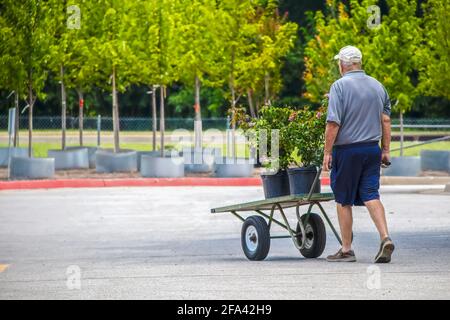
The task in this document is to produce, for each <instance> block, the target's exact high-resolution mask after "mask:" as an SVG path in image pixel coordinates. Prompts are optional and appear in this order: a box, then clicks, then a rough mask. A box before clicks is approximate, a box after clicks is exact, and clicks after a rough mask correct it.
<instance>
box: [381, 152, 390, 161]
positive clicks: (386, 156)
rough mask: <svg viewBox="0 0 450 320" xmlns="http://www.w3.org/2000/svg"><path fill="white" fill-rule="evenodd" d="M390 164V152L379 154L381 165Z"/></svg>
mask: <svg viewBox="0 0 450 320" xmlns="http://www.w3.org/2000/svg"><path fill="white" fill-rule="evenodd" d="M390 162H391V152H390V151H389V150H383V151H382V153H381V163H382V164H388V163H390Z"/></svg>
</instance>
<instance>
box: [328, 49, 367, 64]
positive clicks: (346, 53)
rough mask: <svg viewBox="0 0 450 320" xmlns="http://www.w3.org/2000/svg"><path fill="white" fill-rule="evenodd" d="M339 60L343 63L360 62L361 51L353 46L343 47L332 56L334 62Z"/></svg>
mask: <svg viewBox="0 0 450 320" xmlns="http://www.w3.org/2000/svg"><path fill="white" fill-rule="evenodd" d="M337 59H339V60H341V61H344V62H355V63H358V62H361V61H362V53H361V51H360V50H359V49H358V48H357V47H354V46H345V47H343V48H342V49H341V50H339V53H338V54H337V55H335V56H334V60H337Z"/></svg>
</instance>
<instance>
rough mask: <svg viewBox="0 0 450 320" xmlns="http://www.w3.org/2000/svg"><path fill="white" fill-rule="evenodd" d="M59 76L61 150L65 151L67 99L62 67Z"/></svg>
mask: <svg viewBox="0 0 450 320" xmlns="http://www.w3.org/2000/svg"><path fill="white" fill-rule="evenodd" d="M60 75H61V133H62V137H61V150H66V129H67V128H66V114H67V99H66V87H65V86H64V66H63V65H61V67H60Z"/></svg>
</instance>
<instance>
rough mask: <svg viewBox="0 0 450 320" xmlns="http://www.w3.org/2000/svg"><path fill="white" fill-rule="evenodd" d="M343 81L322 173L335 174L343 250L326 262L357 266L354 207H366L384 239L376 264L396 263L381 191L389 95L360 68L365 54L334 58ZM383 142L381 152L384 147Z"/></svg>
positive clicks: (334, 89) (348, 51) (354, 51)
mask: <svg viewBox="0 0 450 320" xmlns="http://www.w3.org/2000/svg"><path fill="white" fill-rule="evenodd" d="M335 60H339V71H340V73H341V75H342V77H341V78H340V79H339V80H337V81H336V82H334V83H333V85H332V86H331V89H330V93H329V105H328V116H327V126H326V130H325V150H324V151H325V153H324V159H323V168H324V170H325V171H328V170H330V169H331V173H330V180H331V188H332V190H333V193H334V195H335V199H336V205H337V213H338V219H339V226H340V229H341V235H342V247H341V249H339V251H338V252H337V253H336V254H334V255H331V256H328V257H327V260H328V261H330V262H354V261H356V257H355V253H354V252H353V250H352V247H351V246H352V224H353V217H352V206H366V207H367V209H368V210H369V213H370V216H371V218H372V220H373V222H374V223H375V226H376V227H377V229H378V232H379V234H380V240H381V245H380V250H379V252H378V254H377V255H376V256H375V262H376V263H387V262H390V261H391V255H392V252H393V251H394V243H393V242H392V240H391V239H390V237H389V233H388V228H387V223H386V216H385V212H384V207H383V204H382V203H381V201H380V195H379V193H378V189H379V186H380V166H381V164H382V163H384V164H389V160H390V154H389V144H390V139H391V132H390V130H391V129H390V112H391V104H390V100H389V96H388V94H387V92H386V89H385V88H384V87H383V85H382V84H381V83H380V82H378V81H377V80H376V79H374V78H372V77H369V76H368V75H366V74H365V72H364V71H363V70H362V69H361V64H362V54H361V51H360V50H359V49H358V48H356V47H353V46H346V47H344V48H342V49H341V50H340V51H339V54H338V55H336V56H335ZM380 139H381V148H380V146H379V142H380Z"/></svg>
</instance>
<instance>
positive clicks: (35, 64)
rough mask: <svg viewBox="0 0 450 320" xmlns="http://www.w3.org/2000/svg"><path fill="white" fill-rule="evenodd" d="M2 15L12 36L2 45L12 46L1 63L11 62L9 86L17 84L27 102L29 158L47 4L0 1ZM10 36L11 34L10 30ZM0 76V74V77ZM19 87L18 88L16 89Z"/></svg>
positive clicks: (43, 66)
mask: <svg viewBox="0 0 450 320" xmlns="http://www.w3.org/2000/svg"><path fill="white" fill-rule="evenodd" d="M2 6H3V8H2V9H3V10H2V18H3V19H4V20H3V22H4V24H5V26H7V27H6V28H5V30H7V29H9V30H12V32H13V36H12V37H9V39H8V42H7V43H5V44H2V46H5V47H6V48H9V47H10V46H13V47H15V49H13V50H12V51H9V50H11V48H10V49H6V52H9V56H8V57H6V59H5V60H3V59H2V60H1V61H2V63H4V62H5V61H7V60H9V61H10V62H13V63H12V64H11V65H9V66H8V67H7V68H10V69H9V70H10V72H12V71H14V75H13V74H7V75H6V76H15V77H16V78H17V80H16V81H14V83H13V85H14V86H16V87H17V92H18V96H19V97H21V96H26V97H27V98H26V99H27V103H28V106H27V108H28V155H29V157H32V156H33V155H32V145H33V110H34V104H35V102H36V99H37V98H44V97H45V95H44V92H43V88H44V85H45V81H46V79H47V76H48V73H47V65H48V61H49V54H48V52H47V48H48V47H49V41H50V35H51V34H50V32H51V28H49V16H48V15H47V14H48V12H49V7H48V3H47V2H44V1H34V0H24V1H22V2H20V3H18V2H17V1H12V0H5V1H3V3H2ZM10 35H11V33H10ZM2 51H3V49H2ZM2 78H3V79H4V77H2ZM19 90H20V91H19Z"/></svg>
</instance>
